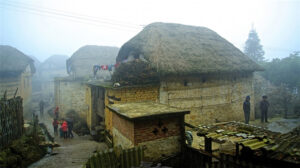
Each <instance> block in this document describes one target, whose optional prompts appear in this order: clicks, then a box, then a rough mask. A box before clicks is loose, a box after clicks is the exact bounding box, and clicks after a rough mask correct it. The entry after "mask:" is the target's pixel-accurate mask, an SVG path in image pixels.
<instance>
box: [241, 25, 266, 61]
mask: <svg viewBox="0 0 300 168" xmlns="http://www.w3.org/2000/svg"><path fill="white" fill-rule="evenodd" d="M244 53H245V54H246V55H247V56H248V57H250V58H251V59H252V60H254V61H255V62H259V63H260V62H263V61H264V55H265V52H264V50H263V47H262V45H261V44H260V39H259V37H258V35H257V32H256V31H255V30H254V29H252V30H250V32H249V35H248V39H247V41H246V43H245V48H244Z"/></svg>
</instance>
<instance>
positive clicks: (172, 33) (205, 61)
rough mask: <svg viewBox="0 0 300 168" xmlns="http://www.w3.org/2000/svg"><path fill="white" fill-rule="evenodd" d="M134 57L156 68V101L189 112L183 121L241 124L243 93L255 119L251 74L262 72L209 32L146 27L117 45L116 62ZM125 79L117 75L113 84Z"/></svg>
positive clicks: (155, 25)
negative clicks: (232, 121) (249, 99)
mask: <svg viewBox="0 0 300 168" xmlns="http://www.w3.org/2000/svg"><path fill="white" fill-rule="evenodd" d="M133 59H135V60H142V61H141V62H146V63H148V64H149V65H150V66H151V67H153V68H154V69H155V71H156V72H157V75H158V79H159V95H158V102H160V103H162V104H167V105H170V106H172V107H178V108H183V109H189V110H190V111H191V113H190V114H189V115H186V118H185V119H186V120H185V121H186V122H188V123H190V124H195V125H197V124H201V123H202V124H206V123H214V122H222V121H231V120H237V121H241V120H244V115H243V108H242V107H243V101H244V100H245V97H246V96H248V95H249V96H251V119H253V118H254V111H253V109H254V103H253V102H254V91H253V72H254V71H258V70H262V68H261V67H260V66H259V65H258V64H256V63H255V62H254V61H252V60H251V59H250V58H249V57H247V56H246V55H245V54H243V53H242V52H241V51H240V50H239V49H238V48H236V47H235V46H234V45H232V44H231V43H230V42H228V41H227V40H225V39H224V38H222V37H221V36H220V35H218V34H217V33H216V32H214V31H212V30H210V29H208V28H205V27H195V26H187V25H180V24H172V23H153V24H150V25H148V26H146V27H145V28H144V29H143V30H142V31H141V32H140V33H139V34H137V35H136V36H135V37H133V38H132V39H131V40H129V41H128V42H126V43H125V44H124V45H123V46H122V48H121V49H120V51H119V54H118V57H117V60H116V61H117V62H124V61H125V62H126V61H130V60H133ZM121 65H122V64H121ZM120 68H121V66H120ZM116 75H117V74H116ZM129 77H130V76H126V75H122V73H120V74H119V75H118V77H117V79H116V80H115V81H114V82H119V83H121V82H122V81H124V80H125V81H126V80H128V78H129Z"/></svg>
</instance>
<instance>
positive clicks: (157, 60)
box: [117, 23, 262, 75]
mask: <svg viewBox="0 0 300 168" xmlns="http://www.w3.org/2000/svg"><path fill="white" fill-rule="evenodd" d="M130 57H133V58H140V57H142V58H144V59H145V60H147V61H149V62H150V63H151V65H152V66H153V67H154V68H156V69H157V71H158V72H159V73H160V74H163V75H167V74H182V75H183V74H206V73H231V72H253V71H256V70H261V69H262V68H261V67H260V66H259V65H257V64H256V63H255V62H253V61H252V60H251V59H250V58H248V57H247V56H246V55H245V54H243V53H242V52H241V51H240V50H239V49H238V48H236V47H235V46H234V45H232V44H231V43H230V42H228V41H227V40H225V39H224V38H222V37H221V36H220V35H218V34H217V33H216V32H214V31H212V30H210V29H208V28H205V27H196V26H187V25H181V24H173V23H152V24H150V25H148V26H146V27H145V28H144V29H143V30H142V31H141V32H140V33H139V34H137V35H136V36H135V37H133V38H132V39H131V40H129V41H128V42H126V43H125V44H124V45H123V46H122V48H121V49H120V52H119V54H118V57H117V62H122V61H123V60H126V59H128V58H130Z"/></svg>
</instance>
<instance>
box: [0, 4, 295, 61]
mask: <svg viewBox="0 0 300 168" xmlns="http://www.w3.org/2000/svg"><path fill="white" fill-rule="evenodd" d="M299 9H300V0H299V1H297V0H295V1H291V0H285V1H276V0H270V1H263V0H257V1H256V0H244V1H243V0H226V1H224V0H220V1H217V0H210V1H200V0H194V1H192V0H182V1H175V0H126V1H124V0H120V1H116V0H103V1H101V0H0V44H2V45H11V46H13V47H16V48H17V49H19V50H21V51H22V52H24V53H25V54H27V55H33V56H35V57H37V58H38V59H39V60H41V61H43V60H45V59H46V58H47V57H49V56H50V55H53V54H63V55H69V56H70V55H72V54H73V53H74V52H75V51H76V50H77V49H78V48H79V47H81V46H83V45H87V44H91V45H106V46H117V47H121V45H122V44H124V43H125V42H126V41H128V40H129V39H130V38H132V37H133V36H134V35H136V34H137V33H138V32H139V31H141V30H142V28H143V26H145V25H147V24H149V23H152V22H174V23H181V24H187V25H195V26H204V27H208V28H210V29H212V30H214V31H216V32H217V33H218V34H219V35H221V36H222V37H224V38H225V39H227V40H228V41H230V42H231V43H233V44H234V45H235V46H236V47H238V48H240V49H241V50H242V51H243V47H244V43H245V41H246V39H247V36H248V33H249V30H250V29H251V25H254V28H255V29H256V30H257V32H258V35H259V37H260V39H261V44H262V45H263V48H264V50H265V52H266V54H265V57H266V58H267V59H269V60H270V59H272V58H276V57H279V58H283V57H286V56H288V55H289V54H290V53H291V52H293V51H296V50H298V51H299V50H300V31H299V30H300V19H299V17H300V10H299Z"/></svg>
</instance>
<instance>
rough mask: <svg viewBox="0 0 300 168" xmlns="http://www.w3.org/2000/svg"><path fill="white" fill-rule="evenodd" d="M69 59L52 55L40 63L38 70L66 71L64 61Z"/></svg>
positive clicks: (64, 56)
mask: <svg viewBox="0 0 300 168" xmlns="http://www.w3.org/2000/svg"><path fill="white" fill-rule="evenodd" d="M68 58H69V57H68V56H66V55H52V56H50V57H49V58H47V59H46V60H45V61H44V62H42V63H41V65H40V67H39V68H40V69H42V70H51V69H64V70H65V69H66V60H67V59H68Z"/></svg>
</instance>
